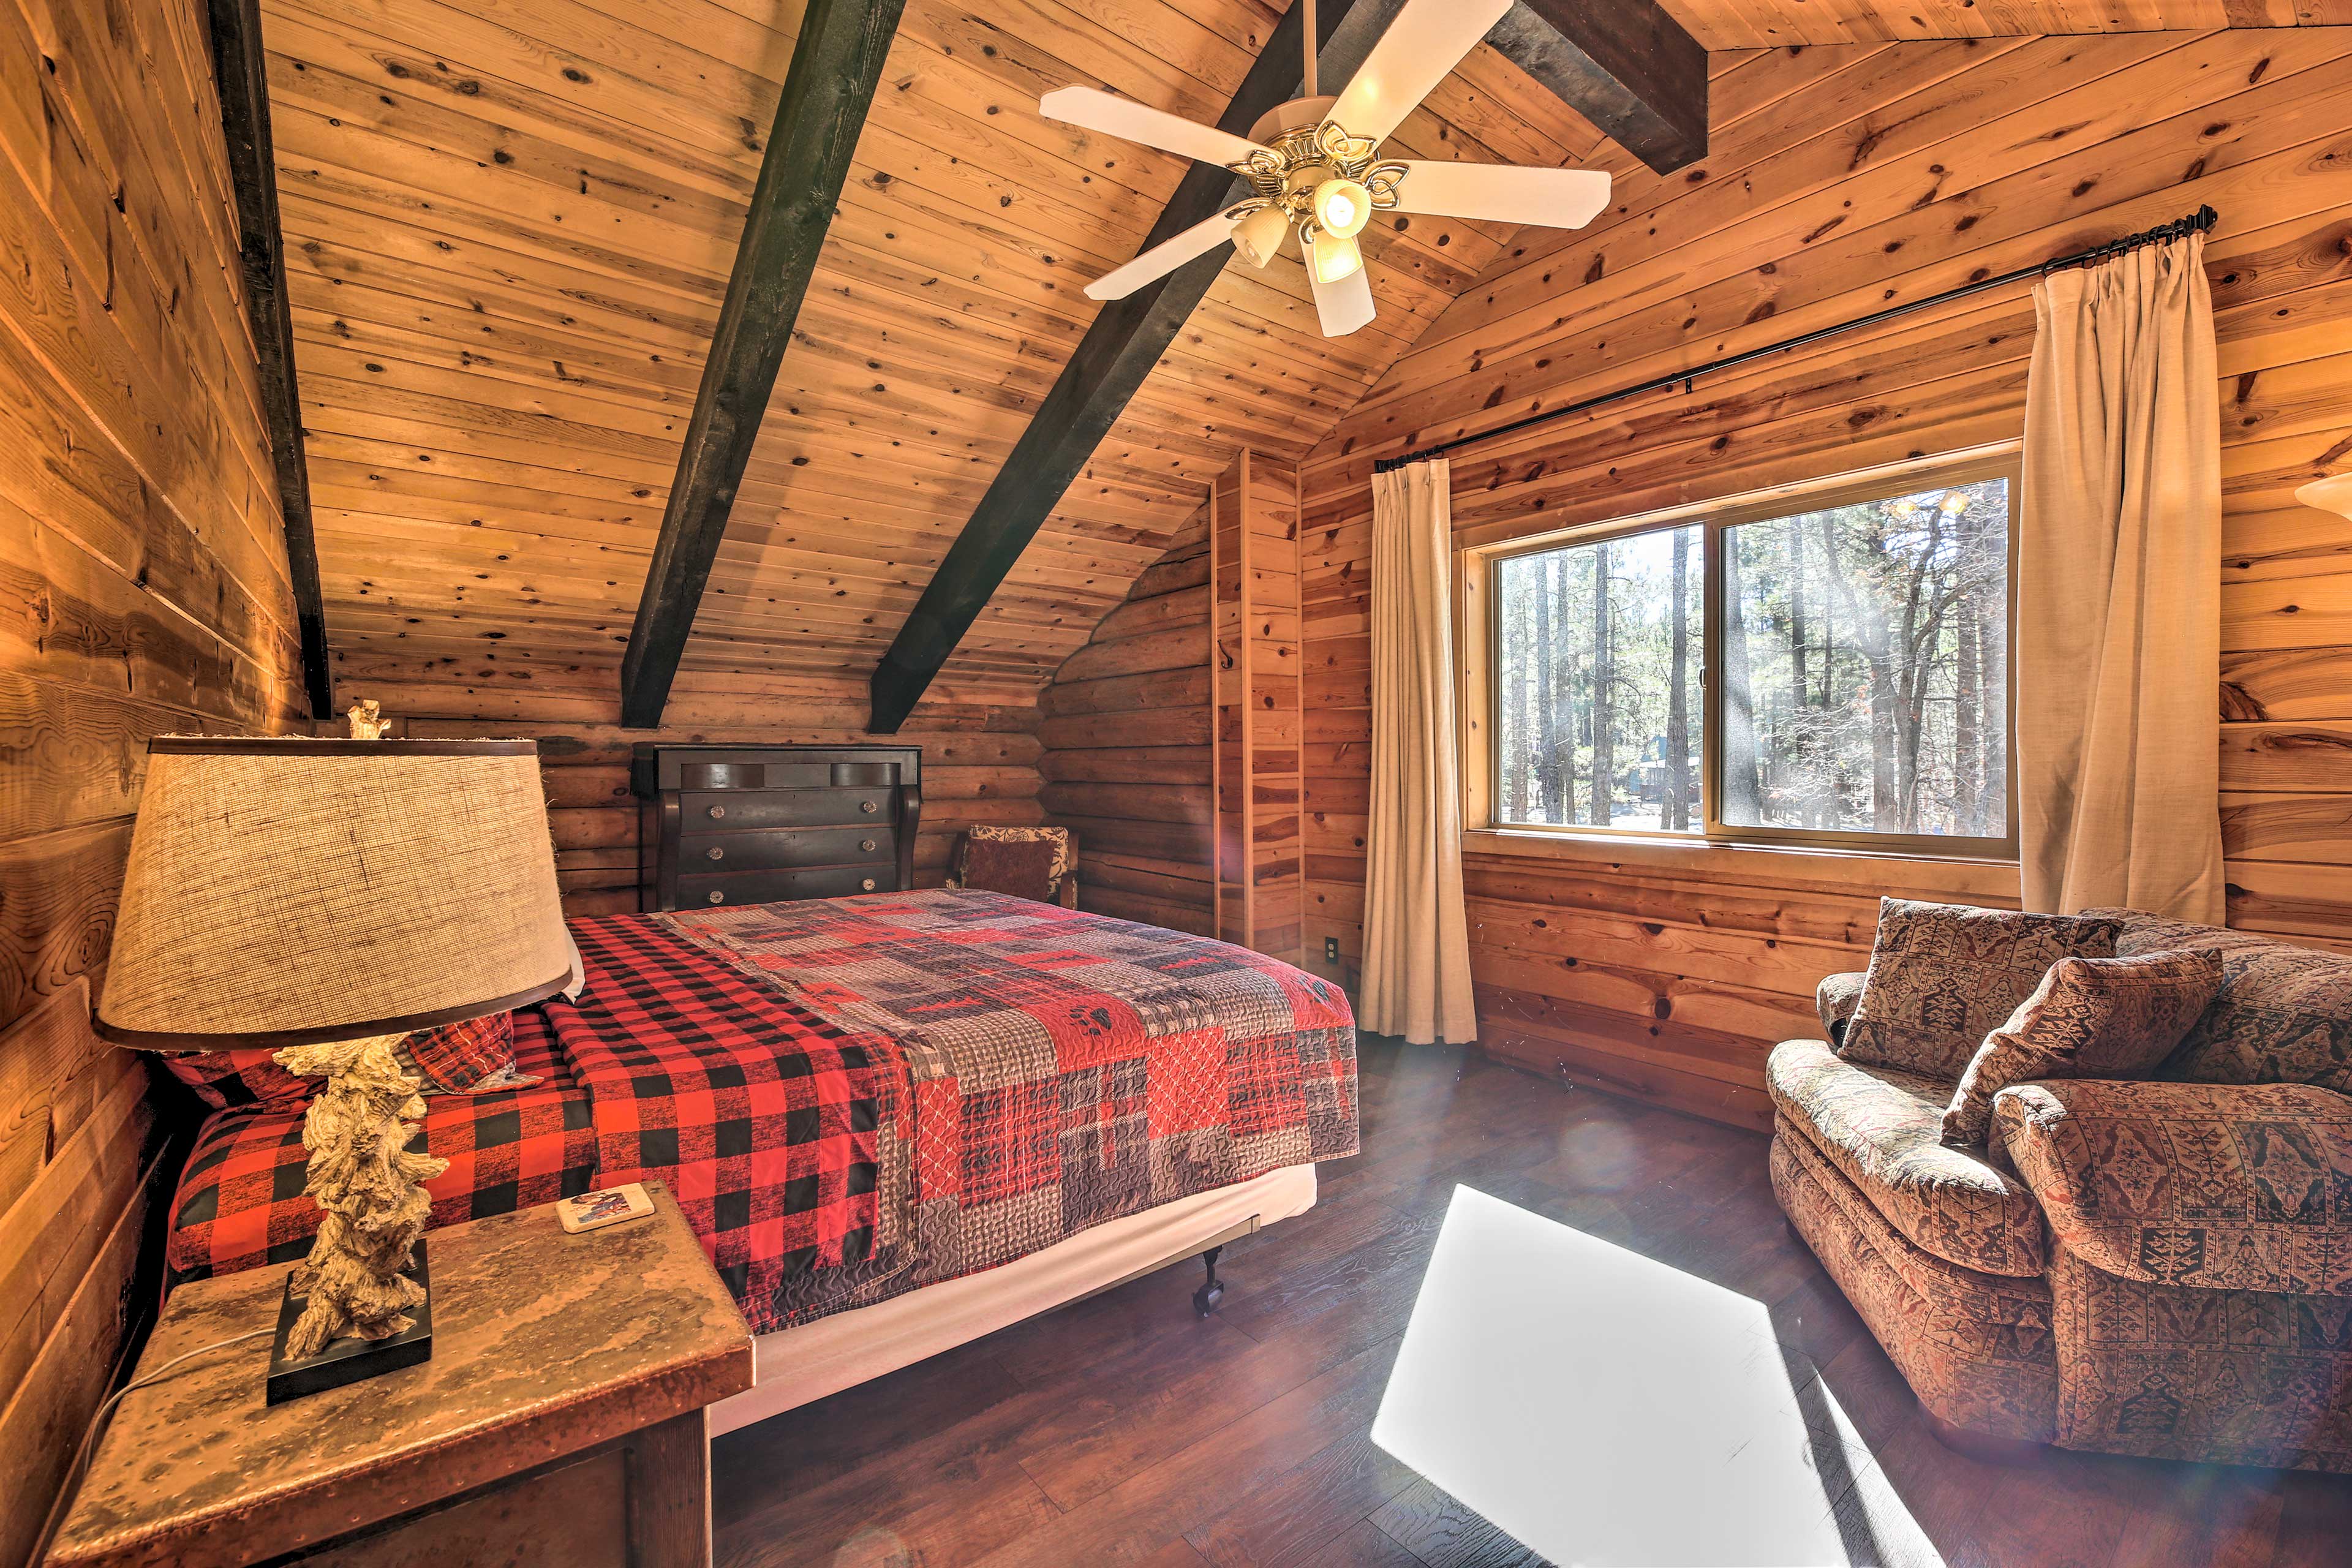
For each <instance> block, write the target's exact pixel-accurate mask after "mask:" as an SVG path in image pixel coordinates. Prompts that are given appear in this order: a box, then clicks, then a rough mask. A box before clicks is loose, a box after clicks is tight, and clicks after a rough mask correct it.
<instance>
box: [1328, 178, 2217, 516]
mask: <svg viewBox="0 0 2352 1568" xmlns="http://www.w3.org/2000/svg"><path fill="white" fill-rule="evenodd" d="M2219 218H2220V215H2219V214H2218V213H2216V212H2214V210H2213V209H2212V208H2211V207H2210V206H2201V207H2199V208H2198V209H2197V210H2196V211H2195V212H2193V213H2191V214H2189V216H2187V217H2179V218H2175V219H2173V220H2172V221H2171V222H2170V223H2165V224H2158V225H2157V226H2156V227H2154V228H2151V229H2147V230H2145V231H2143V232H2141V233H2139V234H2128V235H2126V236H2125V237H2123V238H2121V239H2111V240H2109V241H2107V242H2106V243H2105V244H2104V245H2095V246H2093V247H2091V248H2090V249H2088V250H2078V251H2076V252H2075V253H2074V255H2072V256H2061V257H2057V258H2053V259H2052V260H2049V261H2043V262H2040V263H2037V264H2036V265H2034V266H2032V267H2021V268H2018V269H2017V270H2016V271H2014V272H2004V273H2002V274H2001V275H2000V277H1998V278H1982V279H1978V280H1977V281H1976V282H1974V283H1963V284H1961V285H1960V286H1959V287H1958V288H1957V289H1945V290H1944V291H1943V292H1942V293H1940V294H1930V295H1928V296H1927V298H1926V299H1924V300H1912V301H1911V302H1910V303H1909V304H1907V305H1890V306H1888V307H1887V308H1886V309H1885V310H1874V311H1873V312H1871V313H1870V314H1869V315H1867V316H1857V317H1855V318H1854V319H1853V321H1841V322H1839V323H1838V324H1837V325H1836V326H1834V327H1822V328H1819V329H1817V330H1815V331H1810V332H1805V333H1801V334H1800V335H1799V336H1797V337H1793V338H1786V339H1783V340H1782V341H1781V342H1777V343H1773V344H1771V345H1770V346H1769V347H1767V348H1760V349H1749V350H1748V352H1747V353H1736V354H1733V355H1731V356H1730V357H1729V358H1727V359H1719V360H1716V361H1714V362H1712V363H1707V364H1703V365H1700V366H1698V367H1697V368H1696V369H1694V370H1678V371H1675V372H1673V373H1672V374H1666V375H1657V376H1652V377H1651V378H1650V379H1649V380H1647V381H1643V382H1636V383H1635V384H1633V385H1632V386H1621V387H1619V388H1618V389H1617V390H1616V391H1614V392H1604V393H1602V394H1601V395H1600V396H1598V397H1588V398H1586V399H1584V400H1583V401H1582V402H1580V403H1571V404H1569V405H1567V406H1566V407H1563V408H1548V409H1546V410H1545V411H1544V412H1542V413H1541V414H1530V415H1528V416H1527V417H1526V418H1524V419H1514V420H1513V421H1511V422H1510V423H1509V424H1508V425H1497V426H1495V427H1494V428H1493V429H1492V430H1481V431H1478V432H1477V433H1476V434H1475V435H1470V436H1456V437H1454V439H1453V440H1451V441H1440V442H1439V443H1438V444H1437V445H1436V446H1434V447H1423V448H1422V449H1421V450H1420V451H1418V452H1407V453H1406V454H1405V455H1404V456H1403V457H1402V458H1375V459H1374V460H1373V463H1372V472H1374V473H1376V474H1386V473H1391V472H1393V471H1395V470H1396V469H1398V468H1404V467H1406V466H1407V465H1409V464H1412V463H1419V462H1424V461H1426V460H1428V459H1429V458H1442V457H1444V455H1445V454H1446V453H1448V452H1452V451H1456V450H1459V449H1460V448H1462V447H1468V446H1474V445H1475V444H1476V443H1478V442H1480V441H1493V440H1497V439H1499V438H1501V437H1505V436H1511V435H1516V434H1517V433H1518V432H1519V431H1521V430H1525V429H1528V428H1529V427H1530V426H1537V425H1548V424H1549V423H1550V422H1551V421H1552V420H1555V419H1565V418H1567V417H1568V416H1570V415H1571V414H1583V413H1586V412H1588V411H1589V410H1591V409H1595V408H1599V407H1601V405H1604V404H1610V403H1620V402H1622V401H1623V400H1624V399H1626V398H1628V397H1639V396H1641V395H1643V393H1645V392H1658V391H1662V390H1664V388H1666V387H1670V386H1680V387H1681V388H1682V389H1683V390H1684V391H1685V393H1687V392H1689V391H1690V390H1691V389H1692V385H1693V384H1694V383H1696V381H1697V380H1698V379H1699V377H1701V376H1703V375H1714V374H1717V373H1718V372H1721V371H1727V370H1729V369H1731V368H1732V367H1733V366H1734V365H1742V364H1747V363H1749V362H1751V361H1754V360H1759V359H1764V358H1766V357H1768V356H1769V355H1772V354H1777V353H1786V352H1787V351H1789V350H1790V349H1799V348H1802V347H1804V346H1805V345H1806V344H1807V343H1814V342H1820V341H1821V340H1822V339H1823V338H1830V337H1835V336H1836V335H1837V334H1839V333H1840V332H1851V331H1856V330H1857V329H1859V328H1863V327H1874V326H1876V325H1877V324H1878V323H1879V322H1881V321H1893V320H1894V319H1895V317H1897V316H1907V315H1909V314H1910V313H1911V312H1912V311H1914V310H1927V309H1929V308H1931V307H1933V306H1937V305H1946V304H1949V303H1950V302H1951V301H1953V300H1965V299H1967V298H1968V297H1969V295H1971V294H1981V293H1983V292H1984V291H1985V290H1986V289H2002V288H2006V287H2008V286H2009V285H2010V284H2011V283H2021V282H2023V281H2024V280H2025V279H2029V278H2041V277H2045V276H2047V275H2048V274H2050V273H2053V272H2056V271H2058V270H2060V269H2061V268H2068V267H2086V266H2089V265H2091V264H2092V263H2094V262H2098V261H2105V260H2106V259H2107V258H2109V257H2111V256H2121V255H2123V254H2124V253H2125V252H2126V251H2127V250H2137V249H2138V248H2139V247H2141V246H2143V245H2158V244H2161V243H2163V242H2164V241H2166V240H2172V239H2185V238H2187V237H2189V236H2190V235H2192V234H2210V232H2212V228H2213V225H2214V224H2215V222H2217V221H2218V220H2219Z"/></svg>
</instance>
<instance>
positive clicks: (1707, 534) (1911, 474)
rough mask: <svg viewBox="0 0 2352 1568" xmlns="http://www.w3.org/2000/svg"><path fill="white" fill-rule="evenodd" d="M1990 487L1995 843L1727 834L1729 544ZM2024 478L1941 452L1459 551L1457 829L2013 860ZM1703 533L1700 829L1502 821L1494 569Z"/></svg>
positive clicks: (1971, 454)
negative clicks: (1998, 678) (1909, 497)
mask: <svg viewBox="0 0 2352 1568" xmlns="http://www.w3.org/2000/svg"><path fill="white" fill-rule="evenodd" d="M1983 479H2007V480H2008V481H2009V496H2010V508H2009V529H2008V546H2009V548H2008V595H2009V600H2008V606H2009V617H2008V624H2009V637H2008V638H2007V647H2006V648H2005V650H2004V653H2005V665H2004V668H2006V670H2007V672H2008V673H2007V683H2006V686H2005V690H2006V692H2007V697H2008V700H2007V704H2006V707H2007V711H2006V712H2005V713H2004V715H2003V718H2004V720H2005V721H2006V725H2007V744H2006V745H2005V746H2004V747H2003V752H2002V756H2003V763H2004V768H2005V778H2006V783H2005V787H2004V789H2003V792H2002V793H2003V798H2004V804H2005V806H2006V810H2007V820H2006V822H2005V824H2004V830H2003V833H2002V834H2001V836H2000V837H1967V838H1963V837H1955V836H1951V835H1945V834H1917V833H1877V832H1871V831H1867V830H1861V831H1857V830H1853V829H1843V828H1802V827H1775V826H1757V827H1747V826H1734V825H1730V824H1727V823H1725V822H1724V821H1723V819H1722V816H1721V801H1722V794H1723V790H1722V768H1723V762H1724V754H1723V745H1722V728H1723V710H1722V704H1721V703H1720V702H1719V701H1718V700H1717V692H1719V691H1720V690H1721V689H1722V686H1723V669H1722V664H1723V657H1724V643H1723V637H1722V627H1723V624H1724V614H1725V610H1726V607H1727V606H1726V605H1725V603H1724V595H1723V586H1724V572H1723V565H1724V561H1725V553H1724V552H1725V550H1726V548H1727V540H1726V535H1727V533H1728V531H1730V530H1732V529H1734V528H1738V527H1741V526H1743V525H1745V524H1748V523H1756V522H1769V521H1776V520H1779V519H1782V518H1787V517H1790V516H1796V515H1801V514H1802V513H1805V512H1808V511H1814V510H1820V509H1822V508H1823V507H1828V506H1836V505H1840V504H1843V503H1844V502H1848V501H1853V500H1864V499H1871V498H1883V497H1885V496H1886V495H1887V494H1889V493H1890V492H1895V493H1899V492H1901V491H1904V490H1912V489H1933V488H1935V487H1936V486H1937V485H1960V484H1970V483H1976V482H1978V481H1980V480H1983ZM2021 483H2022V475H2021V458H2020V454H2019V449H2018V445H2017V443H2014V442H2005V443H2002V444H2000V445H1999V446H1995V447H1975V448H1970V449H1968V450H1963V451H1958V452H1948V453H1943V454H1940V455H1937V456H1936V457H1932V458H1916V459H1911V460H1907V461H1905V462H1901V463H1890V464H1885V465H1881V466H1878V467H1875V468H1863V469H1856V470H1853V471H1851V472H1848V473H1843V474H1835V475H1831V476H1828V477H1826V478H1823V479H1810V480H1804V481H1801V482H1798V483H1792V484H1788V485H1780V486H1774V487H1772V488H1770V489H1758V490H1751V491H1748V492H1745V493H1743V494H1739V495H1734V496H1727V497H1723V498H1720V499H1718V500H1709V501H1703V502H1698V503H1696V504H1693V505H1688V506H1680V507H1674V508H1670V509H1665V510H1658V511H1652V512H1645V513H1641V514H1638V515H1635V516H1633V517H1626V518H1615V519H1611V520H1608V521H1601V522H1595V523H1587V524H1581V525H1578V526H1575V527H1570V528H1563V529H1554V530H1550V531H1546V532H1543V533H1539V534H1527V535H1521V536H1519V537H1517V538H1511V539H1506V540H1499V541H1496V542H1489V543H1475V544H1468V545H1464V546H1462V547H1460V548H1458V549H1457V550H1456V551H1455V552H1454V568H1455V570H1454V646H1455V647H1457V648H1460V649H1462V650H1464V652H1465V654H1466V655H1468V656H1469V657H1465V658H1461V659H1460V660H1458V661H1457V665H1458V668H1457V670H1456V680H1455V687H1456V690H1455V697H1456V701H1457V704H1458V706H1459V710H1460V720H1459V731H1460V760H1461V763H1462V768H1461V773H1462V807H1463V812H1462V820H1463V824H1464V826H1465V830H1467V831H1470V832H1480V833H1507V834H1528V835H1538V836H1541V837H1549V838H1569V839H1576V838H1582V839H1592V840H1599V841H1603V842H1606V841H1610V840H1628V839H1639V840H1644V841H1648V842H1652V843H1665V844H1682V845H1691V846H1701V845H1723V846H1727V847H1755V848H1768V849H1783V850H1797V851H1805V852H1839V851H1844V852H1849V853H1858V854H1874V855H1888V854H1894V855H1903V856H1914V857H1919V858H1931V859H1946V860H2010V861H2013V860H2015V859H2016V858H2017V855H2018V849H2017V844H2018V810H2017V808H2018V801H2017V708H2018V703H2017V635H2016V608H2017V581H2018V579H2017V559H2018V552H2017V531H2018V508H2019V500H2020V497H2021V488H2020V487H2021ZM1693 526H1696V527H1698V528H1699V529H1700V545H1699V551H1700V552H1699V572H1700V583H1701V601H1702V609H1701V615H1700V627H1701V633H1702V636H1701V641H1702V644H1703V649H1702V657H1701V659H1700V666H1699V669H1700V673H1699V719H1700V726H1699V729H1700V741H1699V748H1700V751H1699V816H1700V820H1701V823H1702V824H1703V826H1700V827H1698V828H1695V829H1692V830H1690V831H1688V832H1675V831H1673V830H1671V829H1665V828H1656V827H1615V826H1608V827H1604V826H1599V825H1597V824H1581V823H1540V822H1506V821H1502V820H1500V819H1498V818H1497V816H1496V813H1495V802H1496V790H1495V786H1494V781H1495V779H1496V776H1497V775H1498V774H1499V772H1500V769H1501V763H1500V759H1499V758H1498V757H1497V755H1496V752H1497V749H1498V748H1499V746H1500V745H1501V741H1502V737H1501V732H1500V727H1499V726H1498V725H1496V723H1495V722H1494V714H1495V708H1494V703H1495V688H1496V680H1497V679H1498V677H1499V674H1500V671H1501V668H1502V619H1501V610H1500V601H1499V596H1498V595H1496V593H1495V592H1494V589H1493V584H1494V582H1495V569H1496V566H1497V565H1498V564H1499V563H1503V562H1506V561H1509V560H1514V559H1517V558H1518V557H1521V556H1527V555H1538V554H1542V553H1544V552H1548V551H1552V550H1559V549H1561V548H1563V547H1568V546H1574V545H1588V544H1603V543H1608V542H1612V541H1614V540H1619V539H1626V538H1631V537H1633V536H1636V535H1641V534H1649V533H1658V532H1663V531H1667V530H1670V529H1680V528H1689V527H1693Z"/></svg>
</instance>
